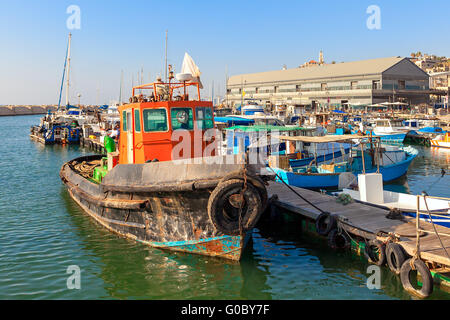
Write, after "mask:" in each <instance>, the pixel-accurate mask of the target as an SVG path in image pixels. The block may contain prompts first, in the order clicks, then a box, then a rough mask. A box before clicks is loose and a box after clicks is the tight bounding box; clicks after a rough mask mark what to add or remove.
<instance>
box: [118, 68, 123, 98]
mask: <svg viewBox="0 0 450 320" xmlns="http://www.w3.org/2000/svg"><path fill="white" fill-rule="evenodd" d="M122 84H123V70H122V71H121V72H120V90H119V105H122Z"/></svg>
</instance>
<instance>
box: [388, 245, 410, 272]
mask: <svg viewBox="0 0 450 320" xmlns="http://www.w3.org/2000/svg"><path fill="white" fill-rule="evenodd" d="M406 259H407V255H406V252H405V250H404V249H403V247H402V246H401V245H399V244H398V243H393V242H390V243H388V244H387V246H386V260H387V264H388V266H389V269H391V271H392V272H394V273H395V274H397V275H399V274H400V269H401V268H402V265H403V263H404V262H405V260H406Z"/></svg>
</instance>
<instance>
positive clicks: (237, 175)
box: [219, 171, 269, 210]
mask: <svg viewBox="0 0 450 320" xmlns="http://www.w3.org/2000/svg"><path fill="white" fill-rule="evenodd" d="M231 179H239V180H242V181H244V177H243V172H242V171H236V172H232V173H230V174H227V175H226V176H225V177H223V178H222V179H221V180H220V182H219V183H222V182H225V181H228V180H231ZM247 180H248V181H249V182H250V183H251V184H252V185H253V187H255V188H256V189H257V190H258V192H259V196H260V198H261V204H262V208H263V210H264V209H265V208H266V207H267V204H268V201H269V197H268V195H267V190H266V187H265V185H264V181H263V180H262V179H261V178H260V177H254V176H247Z"/></svg>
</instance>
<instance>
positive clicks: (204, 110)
mask: <svg viewBox="0 0 450 320" xmlns="http://www.w3.org/2000/svg"><path fill="white" fill-rule="evenodd" d="M195 117H196V119H197V120H196V122H197V128H198V129H200V130H204V129H211V128H214V122H213V120H212V111H211V108H208V107H197V108H195Z"/></svg>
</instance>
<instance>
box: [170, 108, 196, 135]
mask: <svg viewBox="0 0 450 320" xmlns="http://www.w3.org/2000/svg"><path fill="white" fill-rule="evenodd" d="M170 117H171V119H172V130H177V129H185V130H193V129H194V117H193V113H192V109H191V108H172V109H171V110H170Z"/></svg>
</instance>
